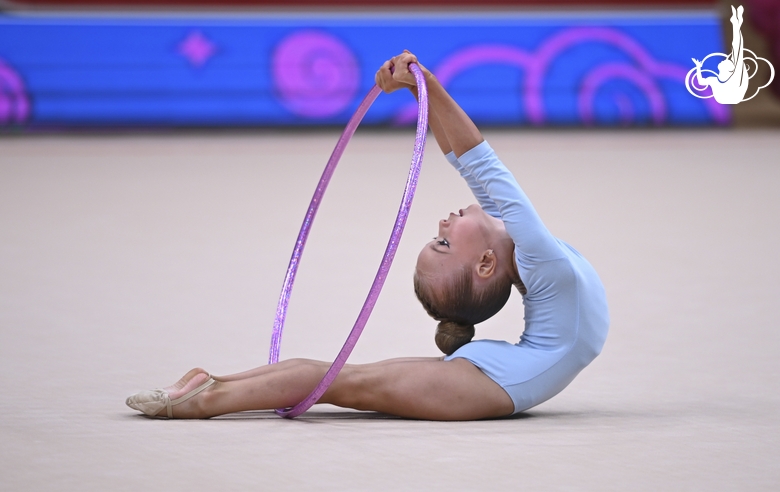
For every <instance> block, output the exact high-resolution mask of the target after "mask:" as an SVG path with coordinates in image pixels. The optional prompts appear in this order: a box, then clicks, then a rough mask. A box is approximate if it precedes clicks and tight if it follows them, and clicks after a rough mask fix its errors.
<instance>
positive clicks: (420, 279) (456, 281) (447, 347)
mask: <svg viewBox="0 0 780 492" xmlns="http://www.w3.org/2000/svg"><path fill="white" fill-rule="evenodd" d="M453 277H454V278H452V279H451V280H449V281H445V282H443V283H442V287H441V288H440V289H438V290H439V292H434V290H436V289H434V288H433V287H432V285H431V284H430V282H429V281H428V280H427V279H426V278H425V277H424V276H422V275H420V274H419V273H418V272H415V274H414V293H415V294H416V295H417V299H418V300H419V301H420V303H421V304H422V305H423V308H425V311H426V312H427V313H428V314H429V315H430V316H431V317H432V318H433V319H435V320H436V321H438V322H439V325H438V326H437V328H436V337H435V340H436V346H437V347H439V350H441V351H442V352H444V353H445V354H447V355H452V353H453V352H455V351H456V350H458V349H459V348H460V347H462V346H463V345H465V344H467V343H469V342H470V341H471V339H472V338H474V325H476V324H478V323H481V322H483V321H485V320H486V319H488V318H490V317H492V316H493V315H494V314H496V313H497V312H499V311H500V310H501V308H502V307H504V304H506V301H507V300H508V299H509V295H510V294H511V292H512V282H511V281H510V279H509V278H508V277H496V278H494V279H492V280H491V281H490V282H489V283H488V284H487V285H486V286H485V287H484V288H482V289H475V288H474V280H473V277H472V272H471V270H470V269H468V268H463V269H461V270H460V271H459V272H457V273H455V274H454V275H453Z"/></svg>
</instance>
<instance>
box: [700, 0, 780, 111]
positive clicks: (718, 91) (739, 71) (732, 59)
mask: <svg viewBox="0 0 780 492" xmlns="http://www.w3.org/2000/svg"><path fill="white" fill-rule="evenodd" d="M744 10H745V9H743V8H742V5H740V6H739V7H738V8H737V9H736V10H735V9H734V6H732V7H731V12H732V15H731V19H729V20H731V26H732V32H733V38H732V41H731V54H730V55H725V54H723V53H712V54H709V55H707V56H706V57H704V59H703V60H702V61H699V60H697V59H696V58H692V60H693V63H694V64H695V65H696V66H695V67H693V68H692V69H691V70H690V71H689V72H688V75H686V76H685V88H686V89H688V92H690V93H691V94H693V95H694V96H696V97H698V98H700V99H707V98H710V97H714V98H715V100H716V101H718V102H719V103H721V104H739V103H741V102H742V101H748V100H750V99H753V98H754V97H756V94H758V91H760V90H761V89H763V88H764V87H766V86H768V85H769V84H771V83H772V80H773V79H774V78H775V68H774V67H773V66H772V64H771V63H769V61H768V60H767V59H766V58H761V57H760V56H757V55H756V54H755V53H753V52H752V51H750V50H749V49H747V48H745V46H744V44H743V40H742V32H741V31H740V28H741V27H742V13H743V12H744ZM746 53H749V54H750V55H751V56H747V55H746ZM712 57H721V58H723V60H722V61H721V62H720V63H718V73H715V72H714V71H712V70H707V69H702V65H704V62H705V61H707V59H708V58H712ZM759 60H760V61H763V62H764V63H766V65H767V66H768V67H769V71H770V74H769V81H767V83H766V84H764V85H762V86H761V87H759V88H758V89H756V91H755V92H754V93H753V94H752V95H751V96H750V97H747V98H746V97H745V94H746V93H747V90H748V83H749V82H750V79H752V78H753V76H755V75H756V74H757V73H758V65H759V63H758V62H759ZM704 74H711V75H712V76H710V77H706V76H704ZM707 87H709V88H710V89H711V90H712V94H710V95H708V96H701V95H699V94H696V92H703V91H705V90H706V89H707Z"/></svg>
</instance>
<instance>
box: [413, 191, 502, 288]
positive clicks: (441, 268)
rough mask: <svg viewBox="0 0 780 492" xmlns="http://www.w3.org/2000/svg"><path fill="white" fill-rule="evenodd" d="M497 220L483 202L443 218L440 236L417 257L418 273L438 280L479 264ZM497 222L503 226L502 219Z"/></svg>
mask: <svg viewBox="0 0 780 492" xmlns="http://www.w3.org/2000/svg"><path fill="white" fill-rule="evenodd" d="M496 220H497V219H494V218H493V217H490V216H489V215H488V214H486V213H485V212H484V211H483V210H482V208H481V207H480V206H479V205H471V206H469V207H467V208H465V209H461V210H459V211H458V213H457V214H455V213H451V214H450V215H449V217H447V218H446V219H442V220H440V221H439V229H438V231H437V232H438V233H437V235H436V237H435V238H433V240H432V241H431V242H429V243H428V244H426V245H425V247H424V248H423V249H422V251H420V254H419V256H418V257H417V273H418V274H419V275H421V276H423V277H427V278H429V279H431V280H433V281H434V282H436V280H438V279H441V278H449V275H450V274H451V272H454V271H459V270H461V269H462V268H463V267H466V268H471V267H472V266H473V265H476V264H477V262H478V261H479V259H480V257H481V256H482V255H483V253H484V252H485V251H487V250H489V249H490V247H491V246H490V244H491V241H490V238H491V232H492V231H493V229H494V228H496V227H497V224H496V223H495V222H496ZM497 222H498V223H499V224H500V225H501V227H503V223H502V222H501V221H500V220H498V221H497Z"/></svg>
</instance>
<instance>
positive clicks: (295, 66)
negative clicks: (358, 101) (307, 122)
mask: <svg viewBox="0 0 780 492" xmlns="http://www.w3.org/2000/svg"><path fill="white" fill-rule="evenodd" d="M271 72H272V77H273V81H274V86H275V89H276V93H277V97H278V98H279V100H280V102H281V103H282V104H283V105H284V106H285V107H286V108H287V109H288V110H289V111H291V112H292V113H294V114H296V115H298V116H303V117H306V118H328V117H331V116H334V115H336V114H339V113H340V112H342V111H343V110H344V109H346V108H347V106H348V105H349V104H350V102H352V99H353V98H354V96H355V93H356V92H357V89H358V86H359V85H360V69H359V67H358V63H357V60H356V59H355V56H354V55H353V53H352V51H351V50H350V49H349V47H348V46H347V45H346V44H344V43H343V42H342V41H340V40H339V39H338V38H336V37H335V36H333V35H331V34H328V33H326V32H322V31H314V30H305V31H297V32H295V33H293V34H291V35H289V36H288V37H286V38H285V39H283V40H282V41H281V42H280V43H279V44H278V45H277V47H276V49H275V50H274V53H273V55H272V60H271Z"/></svg>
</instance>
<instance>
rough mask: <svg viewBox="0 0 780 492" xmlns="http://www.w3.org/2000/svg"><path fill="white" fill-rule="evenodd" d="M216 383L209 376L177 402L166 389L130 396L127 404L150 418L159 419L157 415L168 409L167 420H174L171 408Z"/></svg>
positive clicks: (177, 399)
mask: <svg viewBox="0 0 780 492" xmlns="http://www.w3.org/2000/svg"><path fill="white" fill-rule="evenodd" d="M214 383H216V381H215V380H214V379H213V378H211V376H209V378H208V380H206V382H205V383H203V384H201V385H200V386H198V387H197V388H195V389H194V390H192V391H190V392H189V393H187V394H186V395H184V396H181V397H179V398H176V399H175V400H171V397H170V395H169V394H168V392H167V391H165V390H164V389H153V390H146V391H141V392H140V393H136V394H134V395H133V396H129V397H128V398H127V400H126V401H125V403H126V404H127V406H128V407H130V408H132V409H133V410H138V411H139V412H143V413H145V414H146V415H149V416H150V417H158V415H157V414H158V413H160V410H162V409H163V408H165V409H167V414H168V417H167V418H169V419H170V418H173V410H172V408H171V407H174V406H176V405H178V404H179V403H184V402H185V401H187V400H189V399H190V398H192V397H193V396H195V395H197V394H198V393H200V392H201V391H203V390H205V389H206V388H208V387H209V386H211V385H212V384H214ZM160 417H161V416H160Z"/></svg>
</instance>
